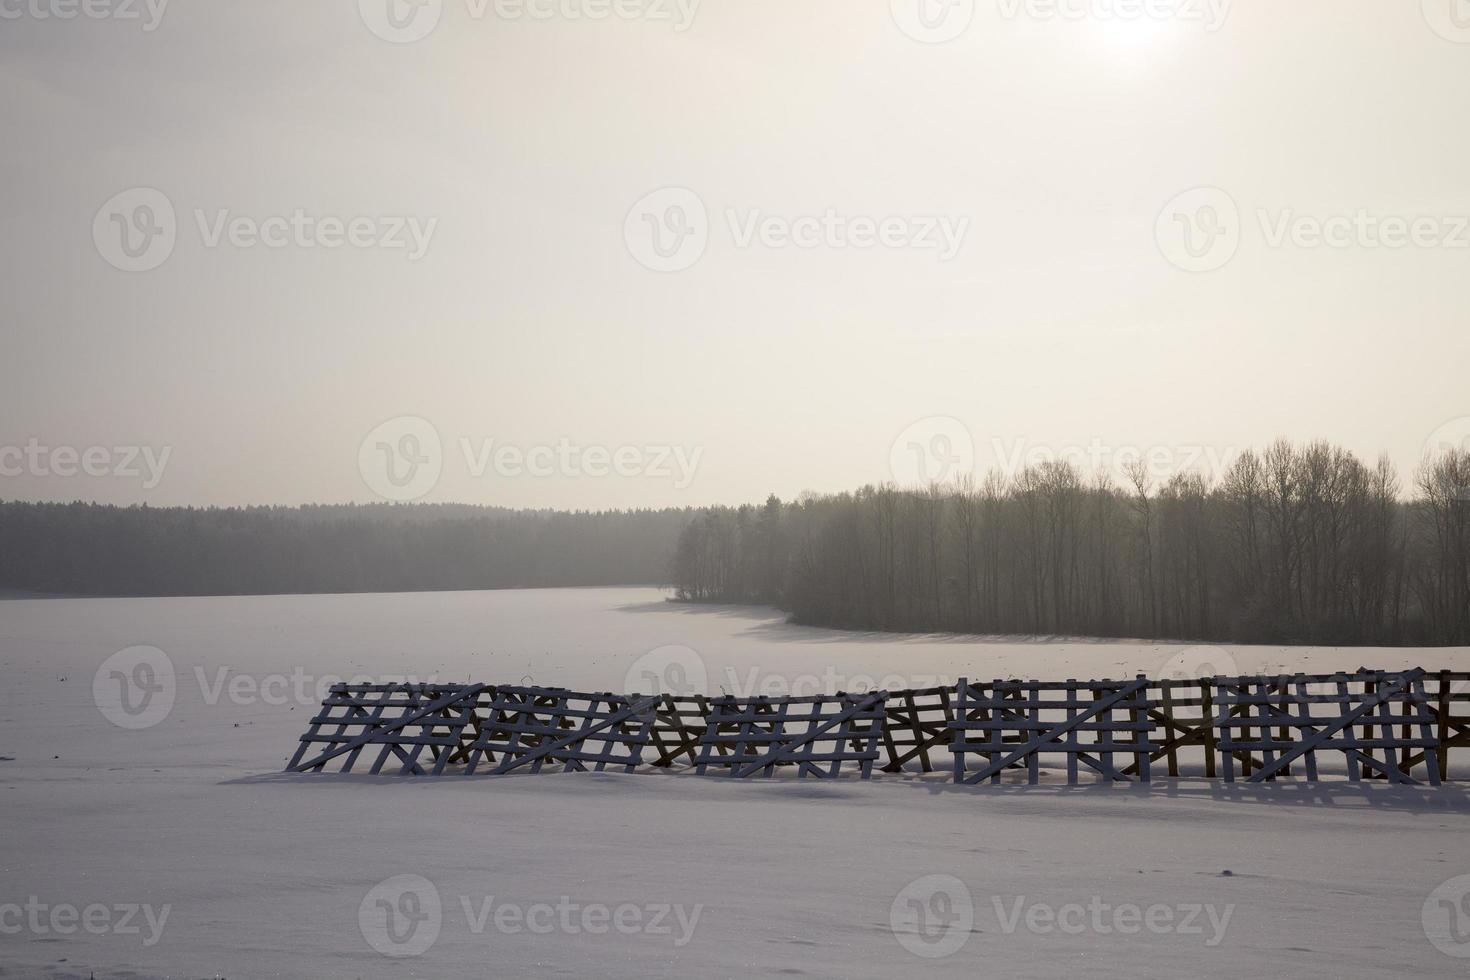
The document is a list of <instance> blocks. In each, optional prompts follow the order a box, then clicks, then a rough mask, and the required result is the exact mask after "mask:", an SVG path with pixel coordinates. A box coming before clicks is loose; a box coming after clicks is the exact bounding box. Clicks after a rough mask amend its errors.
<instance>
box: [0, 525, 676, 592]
mask: <svg viewBox="0 0 1470 980" xmlns="http://www.w3.org/2000/svg"><path fill="white" fill-rule="evenodd" d="M690 517H691V512H690V511H689V510H687V509H675V508H670V509H666V510H633V511H604V512H559V511H540V510H509V509H503V508H494V507H472V506H465V505H458V504H406V505H393V504H374V505H365V506H357V505H343V506H335V505H333V506H307V507H245V508H214V507H210V508H193V507H147V506H135V507H113V506H102V505H97V504H86V503H70V504H47V503H21V502H0V588H3V589H14V590H24V591H32V592H45V593H60V594H66V595H115V596H160V595H259V594H275V593H319V592H417V591H433V590H455V589H503V588H534V587H543V586H595V585H660V584H665V583H666V582H667V579H668V559H669V555H670V553H671V552H672V551H673V550H674V545H675V542H676V541H677V539H678V536H679V532H680V531H681V530H682V528H683V526H684V525H685V524H686V523H687V522H688V521H689V520H690Z"/></svg>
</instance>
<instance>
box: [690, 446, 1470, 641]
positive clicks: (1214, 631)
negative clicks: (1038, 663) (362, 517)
mask: <svg viewBox="0 0 1470 980" xmlns="http://www.w3.org/2000/svg"><path fill="white" fill-rule="evenodd" d="M673 577H674V583H675V586H676V588H677V590H678V595H679V597H680V598H683V599H687V600H693V601H725V602H763V603H772V604H775V605H777V606H780V607H781V608H783V609H786V610H789V611H790V612H791V613H792V618H793V619H794V620H795V621H796V622H800V623H808V624H813V625H825V626H840V627H849V628H858V629H876V630H906V631H907V630H918V631H931V630H954V631H963V632H975V633H1013V634H1053V635H1055V634H1074V635H1090V636H1127V637H1143V638H1170V639H1191V640H1218V641H1226V640H1230V641H1237V642H1285V643H1293V642H1300V643H1318V644H1383V645H1389V644H1455V645H1459V644H1470V453H1460V454H1450V455H1446V456H1443V457H1440V458H1438V459H1436V460H1432V461H1426V463H1425V464H1424V465H1423V466H1422V467H1421V468H1420V470H1419V471H1418V473H1416V474H1415V477H1414V478H1413V480H1412V482H1411V486H1410V487H1408V488H1407V489H1406V488H1405V487H1404V486H1403V485H1402V483H1401V480H1400V478H1399V477H1398V475H1397V474H1396V473H1395V471H1394V468H1393V467H1392V465H1391V464H1390V463H1389V462H1388V461H1387V460H1380V461H1379V462H1378V463H1377V464H1376V465H1375V466H1372V467H1370V466H1366V465H1365V464H1363V463H1362V462H1361V461H1360V460H1358V459H1357V458H1355V457H1354V456H1353V455H1352V454H1351V453H1348V452H1346V451H1344V450H1342V449H1339V448H1336V447H1334V446H1330V445H1327V444H1324V443H1313V444H1310V445H1306V446H1295V445H1292V444H1289V443H1286V442H1278V443H1276V444H1274V445H1272V446H1271V447H1269V448H1268V449H1266V450H1265V451H1264V452H1259V453H1257V452H1246V453H1244V454H1242V455H1241V456H1239V457H1238V458H1237V459H1236V460H1235V461H1234V463H1233V464H1232V466H1231V467H1230V469H1229V470H1228V471H1227V472H1226V473H1225V474H1224V476H1223V477H1222V478H1221V479H1220V480H1219V481H1218V482H1217V483H1214V484H1211V483H1208V482H1207V481H1206V480H1205V479H1204V478H1202V477H1200V476H1198V475H1181V476H1175V477H1174V478H1172V479H1170V480H1168V481H1167V482H1165V483H1163V484H1162V485H1160V486H1153V485H1151V484H1150V480H1149V478H1148V474H1147V473H1146V471H1145V470H1144V469H1143V468H1142V467H1135V468H1132V469H1130V471H1129V472H1128V479H1127V480H1126V482H1124V483H1123V484H1122V485H1118V484H1117V483H1115V481H1114V480H1113V479H1111V478H1110V477H1109V476H1107V475H1105V474H1104V475H1098V476H1095V477H1084V476H1083V474H1081V473H1079V472H1078V471H1077V470H1076V469H1075V468H1074V467H1072V466H1071V465H1069V464H1067V463H1062V462H1056V463H1051V464H1048V465H1043V466H1040V467H1035V468H1029V469H1026V470H1023V471H1021V472H1020V473H1018V474H1017V475H1016V476H1015V477H1014V478H1013V479H1009V480H1007V479H1003V478H1002V477H1001V476H999V475H996V474H992V475H991V476H990V477H988V478H987V479H986V480H984V481H983V482H980V483H977V482H975V481H974V480H972V479H971V480H964V481H961V482H959V483H956V484H950V485H945V486H932V487H929V488H927V489H907V490H906V489H900V488H896V487H892V486H881V487H871V486H869V487H864V488H863V489H861V490H859V491H857V492H856V493H844V494H839V495H835V496H811V495H807V496H804V497H803V498H802V499H799V500H797V501H795V502H792V503H783V502H782V501H780V500H778V499H776V498H775V497H772V498H770V499H769V500H767V501H766V503H765V505H764V506H750V505H747V506H744V507H739V508H723V507H722V508H713V509H709V510H706V511H703V512H702V513H701V514H700V516H699V518H698V519H697V520H695V521H693V522H692V523H690V524H689V526H688V527H687V528H686V529H685V531H684V533H683V534H682V535H681V537H680V539H679V544H678V551H677V554H676V556H675V565H674V576H673Z"/></svg>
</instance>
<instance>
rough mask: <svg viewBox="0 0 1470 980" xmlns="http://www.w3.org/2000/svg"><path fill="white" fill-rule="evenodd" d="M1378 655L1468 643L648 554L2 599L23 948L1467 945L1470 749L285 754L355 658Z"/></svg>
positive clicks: (489, 972) (381, 953) (1441, 964)
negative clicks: (845, 623) (1159, 755)
mask: <svg viewBox="0 0 1470 980" xmlns="http://www.w3.org/2000/svg"><path fill="white" fill-rule="evenodd" d="M160 658H162V659H160ZM1359 666H1369V667H1383V668H1398V667H1408V666H1424V667H1426V668H1431V669H1434V668H1439V667H1453V668H1456V669H1460V670H1465V669H1470V650H1467V649H1464V648H1459V649H1454V650H1404V649H1385V650H1364V649H1361V648H1346V649H1331V648H1281V647H1236V646H1224V647H1196V646H1190V645H1186V644H1166V643H1160V644H1154V643H1126V642H1098V641H1089V640H1075V639H1073V640H1068V639H1057V640H1044V641H1043V640H1038V641H1016V640H987V639H983V638H958V639H957V638H950V637H906V636H872V635H865V634H847V633H839V632H834V631H829V630H820V629H808V628H803V627H794V626H790V625H787V624H786V623H785V622H784V620H783V617H782V616H781V614H779V613H777V612H776V611H774V610H763V609H749V608H739V609H736V608H728V607H684V606H674V605H670V604H668V603H666V602H664V594H663V593H661V592H659V591H657V590H653V589H587V590H546V591H516V592H483V593H424V594H407V595H353V596H273V597H239V598H203V599H54V600H32V599H21V600H14V601H0V667H3V669H4V672H5V675H4V676H5V678H6V685H5V687H4V689H3V692H0V757H3V761H0V794H3V795H0V813H3V815H4V817H3V820H4V826H3V831H4V832H3V834H0V977H46V978H58V977H72V976H75V977H80V978H86V977H88V976H89V975H90V974H92V973H93V972H94V971H95V975H96V977H97V978H99V980H101V978H104V977H135V978H138V977H142V978H151V977H192V978H199V977H216V976H223V977H230V978H236V977H247V978H248V977H313V978H321V977H405V976H407V977H435V978H439V977H459V976H466V977H468V976H475V977H482V976H519V975H524V974H529V973H533V972H534V973H545V974H553V975H556V974H560V975H567V976H589V975H590V976H628V977H650V976H670V977H672V976H681V977H682V976H691V977H693V976H732V977H733V976H749V975H783V976H801V975H808V976H845V977H862V976H871V977H888V976H893V975H895V974H898V973H900V972H903V971H910V970H919V969H924V970H933V971H936V972H939V973H941V974H945V975H954V976H961V975H964V976H975V975H981V976H988V975H1010V974H1014V975H1016V976H1031V977H1073V976H1129V977H1155V976H1156V977H1177V976H1179V975H1193V976H1221V977H1224V976H1230V977H1239V976H1290V977H1316V976H1320V977H1334V978H1336V977H1340V976H1342V975H1344V973H1345V972H1346V974H1348V975H1365V976H1366V975H1377V974H1392V975H1396V976H1422V977H1442V976H1450V975H1457V974H1458V973H1460V972H1463V969H1464V967H1465V962H1466V961H1465V960H1463V959H1457V958H1455V957H1453V956H1451V955H1450V954H1451V953H1455V952H1463V953H1465V954H1470V899H1467V898H1466V897H1465V896H1466V895H1467V894H1470V878H1467V879H1464V880H1463V881H1457V878H1458V876H1460V875H1470V844H1467V840H1470V838H1467V836H1466V831H1467V830H1470V821H1467V816H1466V815H1467V812H1470V804H1467V803H1466V800H1465V797H1464V795H1463V793H1462V791H1461V788H1460V785H1451V786H1449V787H1446V788H1444V789H1442V790H1439V791H1432V790H1420V789H1415V788H1408V789H1398V790H1395V789H1390V788H1387V787H1382V786H1363V787H1353V786H1346V785H1328V784H1324V785H1320V786H1316V787H1311V786H1305V785H1300V784H1296V785H1292V784H1286V785H1280V786H1273V787H1263V788H1245V787H1235V788H1228V787H1225V786H1223V785H1217V784H1211V783H1207V782H1205V781H1202V780H1188V779H1186V780H1181V781H1177V782H1174V781H1169V780H1160V781H1159V782H1158V783H1156V784H1155V785H1154V786H1153V787H1152V788H1148V789H1144V790H1135V789H1129V788H1109V787H1101V786H1099V787H1075V788H1071V789H1068V788H1066V787H1059V786H1046V785H1043V786H1040V787H1031V788H1028V787H1024V786H1012V785H1004V786H1000V787H954V786H952V785H950V784H949V783H948V782H947V777H945V776H943V775H942V774H941V775H938V776H936V777H929V778H920V777H917V776H914V777H908V776H903V777H886V778H884V779H881V780H875V781H873V782H871V783H860V782H856V781H842V782H841V783H838V784H820V783H815V782H813V781H810V780H806V781H802V782H801V783H796V782H793V781H788V780H773V781H730V782H723V781H716V780H711V779H700V778H698V777H689V776H662V775H631V776H627V775H590V774H578V775H565V776H563V775H540V776H514V777H508V778H504V779H498V780H487V779H483V778H473V779H462V778H446V779H441V780H412V779H400V778H395V777H382V778H374V777H365V776H357V775H352V776H332V775H321V776H289V777H287V776H283V775H280V774H279V770H280V769H281V768H282V767H283V766H284V764H285V761H286V759H287V758H288V757H289V756H290V754H291V753H292V751H294V748H295V744H296V740H297V738H298V736H299V735H300V734H301V732H302V730H303V729H304V728H305V723H306V719H307V718H309V717H310V714H311V712H312V710H313V708H314V707H315V704H316V701H317V697H318V690H317V689H318V687H319V686H322V685H325V684H329V683H330V682H331V681H332V680H333V679H337V678H348V677H352V676H362V677H371V678H374V679H382V678H392V679H396V678H403V677H408V678H410V679H415V680H439V681H458V680H463V679H466V678H473V679H474V680H477V681H486V682H501V683H505V682H517V681H521V680H523V679H529V680H531V681H534V682H535V683H538V684H546V685H556V686H566V687H572V688H580V689H593V690H615V691H623V690H628V689H631V688H634V687H637V688H640V689H649V685H651V684H661V685H663V686H665V687H671V686H672V687H679V686H687V687H690V688H698V689H705V690H709V691H711V692H715V693H717V692H718V691H719V690H721V689H724V690H727V691H730V692H731V693H736V692H738V693H771V694H784V693H798V694H807V693H816V692H817V691H820V690H824V689H834V690H835V689H859V688H863V687H868V686H872V685H874V684H878V685H882V686H927V685H930V684H935V683H945V682H952V681H953V680H954V679H956V678H958V677H959V676H962V675H967V676H971V677H979V678H990V677H997V676H1021V677H1038V678H1043V679H1065V678H1068V677H1078V678H1091V677H1107V676H1110V677H1121V676H1131V675H1132V674H1133V673H1135V672H1147V673H1150V674H1152V675H1155V676H1157V675H1160V674H1168V673H1174V674H1180V673H1193V674H1195V675H1199V674H1203V673H1213V672H1217V671H1218V672H1220V673H1227V672H1235V671H1240V672H1251V673H1254V672H1257V671H1260V670H1271V671H1276V670H1281V669H1288V670H1304V671H1309V672H1330V671H1334V670H1352V669H1354V668H1357V667H1359ZM140 670H141V672H140ZM140 692H142V693H140ZM1227 870H1228V871H1230V872H1231V873H1230V874H1229V875H1226V874H1224V872H1225V871H1227ZM405 876H407V877H405ZM1186 920H1187V921H1186ZM1427 933H1428V935H1427ZM1431 936H1432V937H1433V939H1432V938H1431ZM420 947H422V948H421V949H420ZM1446 950H1448V952H1446ZM385 951H386V952H385ZM404 953H411V954H413V955H396V954H404ZM936 954H942V955H936Z"/></svg>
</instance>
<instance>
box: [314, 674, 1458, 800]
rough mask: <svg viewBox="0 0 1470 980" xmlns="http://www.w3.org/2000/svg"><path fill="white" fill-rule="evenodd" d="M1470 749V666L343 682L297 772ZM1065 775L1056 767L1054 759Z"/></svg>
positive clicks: (843, 769)
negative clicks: (866, 683)
mask: <svg viewBox="0 0 1470 980" xmlns="http://www.w3.org/2000/svg"><path fill="white" fill-rule="evenodd" d="M1467 747H1470V673H1461V672H1451V671H1447V670H1446V671H1438V672H1435V673H1426V672H1425V671H1423V670H1418V669H1415V670H1409V671H1381V670H1367V669H1364V670H1359V671H1357V672H1355V673H1352V674H1330V675H1328V674H1323V675H1314V674H1287V675H1280V676H1271V677H1209V678H1202V679H1198V680H1174V679H1159V680H1150V679H1149V678H1147V677H1144V676H1142V675H1139V676H1138V677H1136V678H1134V679H1132V680H1123V681H1115V680H1089V681H1077V680H1069V681H1064V682H1041V681H1019V680H999V679H998V680H994V681H988V682H974V681H970V680H968V679H962V680H961V681H960V682H959V683H958V684H957V685H954V686H953V687H932V688H926V689H922V690H906V691H877V692H870V693H864V694H835V695H825V696H815V697H801V698H776V697H748V698H736V697H714V698H711V697H704V696H698V695H690V696H674V695H667V694H665V695H640V694H612V693H578V692H574V691H568V690H563V689H560V688H543V687H526V686H512V685H500V686H495V685H488V684H462V685H455V684H337V685H335V686H334V687H333V688H332V689H331V692H330V693H329V695H328V696H327V698H326V700H325V701H323V702H322V706H321V708H320V710H319V711H318V712H317V714H316V715H315V716H314V717H313V718H312V719H311V721H310V723H309V728H308V730H307V732H306V734H304V735H303V736H302V737H301V742H300V745H299V746H298V748H297V750H296V753H295V755H294V756H293V757H292V758H291V761H290V763H289V764H288V765H287V767H286V768H287V771H289V772H321V771H323V770H324V769H327V768H332V769H336V770H339V771H342V772H349V771H352V770H353V769H354V767H356V766H358V765H359V764H361V765H364V766H366V768H367V771H368V772H370V773H373V774H378V773H382V772H385V771H387V772H395V773H398V774H403V775H429V774H432V775H442V774H446V773H459V774H465V775H474V774H490V775H505V774H509V773H515V772H532V773H534V772H541V771H544V770H548V769H549V770H552V771H559V772H578V771H588V770H591V771H603V770H606V769H618V770H622V771H626V772H632V771H635V770H638V769H641V768H645V767H648V768H652V769H663V770H675V769H679V770H689V771H691V772H693V773H696V774H700V775H710V774H714V775H726V776H732V777H737V778H738V777H745V776H753V775H764V776H771V775H773V774H775V773H777V772H779V771H789V772H793V773H794V774H795V775H797V776H799V777H808V776H810V777H813V778H818V779H833V778H838V777H840V776H843V775H848V774H851V775H856V776H857V777H859V778H862V779H867V778H869V777H870V776H871V775H872V773H873V771H874V769H875V767H876V768H878V769H879V770H881V771H882V772H885V773H900V772H925V773H927V772H933V771H937V770H940V769H946V768H948V769H951V770H952V771H953V775H954V781H955V782H957V783H981V782H986V781H989V782H991V783H995V782H1000V781H1001V780H1002V779H1003V778H1006V777H1007V773H1014V778H1017V779H1020V778H1024V779H1025V780H1026V781H1027V782H1030V783H1037V782H1040V781H1041V780H1042V778H1043V777H1042V773H1043V770H1044V769H1045V770H1047V771H1048V776H1049V778H1057V779H1059V780H1060V779H1065V781H1066V782H1067V783H1076V782H1079V781H1080V780H1081V779H1082V777H1083V776H1084V775H1085V776H1087V777H1088V778H1092V779H1102V780H1109V781H1138V782H1148V781H1149V780H1150V778H1152V777H1154V776H1156V775H1162V774H1165V773H1167V775H1169V776H1171V777H1177V776H1181V775H1202V776H1204V777H1206V778H1210V779H1215V778H1224V779H1225V780H1226V781H1227V782H1234V781H1236V780H1237V779H1243V780H1246V781H1248V782H1263V781H1271V780H1276V779H1281V778H1301V779H1306V780H1309V781H1310V780H1317V779H1319V778H1321V776H1322V775H1323V774H1324V772H1329V773H1331V774H1332V775H1334V776H1341V777H1342V778H1345V779H1347V780H1351V781H1358V780H1386V781H1391V782H1395V783H1420V782H1427V783H1429V784H1431V785H1439V784H1440V782H1442V781H1444V780H1446V779H1448V778H1449V776H1450V770H1449V766H1450V749H1452V748H1467ZM1053 768H1056V769H1058V770H1060V772H1059V774H1058V775H1057V776H1051V775H1050V770H1051V769H1053Z"/></svg>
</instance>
